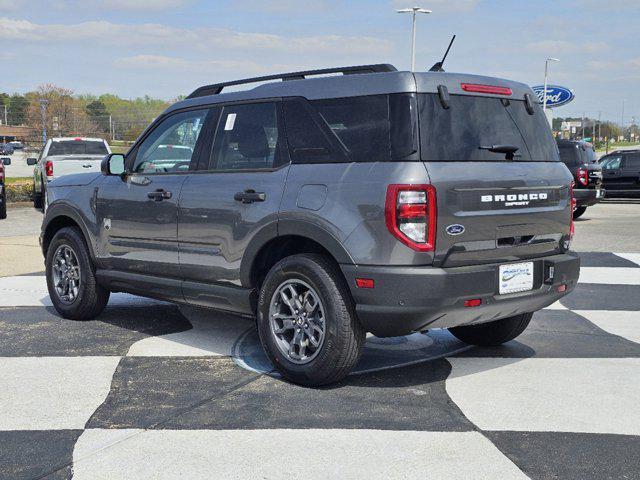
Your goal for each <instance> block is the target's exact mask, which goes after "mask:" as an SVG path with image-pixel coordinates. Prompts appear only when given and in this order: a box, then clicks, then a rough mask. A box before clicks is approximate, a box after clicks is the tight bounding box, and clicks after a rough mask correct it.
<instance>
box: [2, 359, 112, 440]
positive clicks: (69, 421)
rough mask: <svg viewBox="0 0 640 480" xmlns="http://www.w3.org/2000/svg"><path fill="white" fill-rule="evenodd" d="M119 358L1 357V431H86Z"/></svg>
mask: <svg viewBox="0 0 640 480" xmlns="http://www.w3.org/2000/svg"><path fill="white" fill-rule="evenodd" d="M119 361H120V357H15V358H13V357H0V430H59V429H74V428H84V426H85V423H86V422H87V420H89V418H90V417H91V415H93V412H95V411H96V409H97V408H98V407H99V406H100V404H102V402H104V400H105V398H106V397H107V395H108V394H109V389H110V388H111V379H112V377H113V373H114V372H115V370H116V367H117V366H118V362H119Z"/></svg>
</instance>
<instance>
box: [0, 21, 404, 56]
mask: <svg viewBox="0 0 640 480" xmlns="http://www.w3.org/2000/svg"><path fill="white" fill-rule="evenodd" d="M0 39H4V40H14V41H15V40H24V41H31V42H81V41H94V42H96V44H98V45H114V44H115V45H123V46H129V47H130V46H131V45H148V46H156V47H165V48H176V47H180V46H185V45H187V46H188V47H189V50H190V51H192V50H196V51H198V50H200V51H210V50H211V49H213V48H223V49H225V50H228V49H251V50H267V51H268V50H273V51H288V52H296V53H305V52H306V53H317V52H335V51H340V52H341V53H342V54H357V53H370V52H376V53H385V52H387V53H388V52H390V51H391V50H392V48H393V44H392V42H390V41H389V40H384V39H378V38H373V37H365V36H344V35H319V36H305V37H284V36H281V35H274V34H267V33H255V32H237V31H233V30H228V29H221V28H195V29H186V28H177V27H170V26H167V25H162V24H140V25H128V24H116V23H110V22H106V21H91V22H82V23H75V24H69V25H61V24H36V23H32V22H30V21H27V20H13V19H10V18H6V17H0Z"/></svg>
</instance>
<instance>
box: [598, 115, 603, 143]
mask: <svg viewBox="0 0 640 480" xmlns="http://www.w3.org/2000/svg"><path fill="white" fill-rule="evenodd" d="M601 118H602V110H601V111H599V112H598V140H600V139H601V138H602V122H601V121H600V119H601Z"/></svg>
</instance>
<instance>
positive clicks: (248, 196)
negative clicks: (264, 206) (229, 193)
mask: <svg viewBox="0 0 640 480" xmlns="http://www.w3.org/2000/svg"><path fill="white" fill-rule="evenodd" d="M266 198H267V195H266V194H265V193H264V192H256V191H255V190H252V189H247V190H245V191H244V192H238V193H236V194H235V195H234V196H233V199H234V200H235V201H236V202H242V203H253V202H264V201H265V199H266Z"/></svg>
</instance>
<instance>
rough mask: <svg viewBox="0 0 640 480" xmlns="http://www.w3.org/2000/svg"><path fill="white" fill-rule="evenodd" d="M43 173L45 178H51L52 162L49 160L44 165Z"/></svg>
mask: <svg viewBox="0 0 640 480" xmlns="http://www.w3.org/2000/svg"><path fill="white" fill-rule="evenodd" d="M44 171H45V174H46V175H47V177H53V162H52V161H51V160H47V161H46V163H45V164H44Z"/></svg>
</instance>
